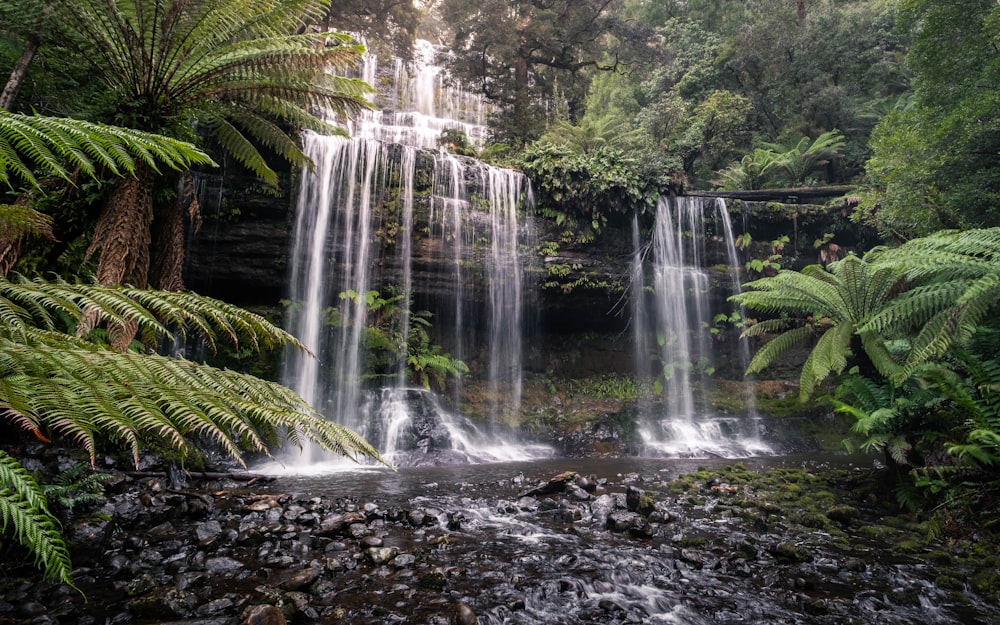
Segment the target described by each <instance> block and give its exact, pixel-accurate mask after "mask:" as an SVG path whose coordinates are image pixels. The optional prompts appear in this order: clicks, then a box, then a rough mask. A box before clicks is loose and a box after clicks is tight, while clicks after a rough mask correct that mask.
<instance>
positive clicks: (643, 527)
mask: <svg viewBox="0 0 1000 625" xmlns="http://www.w3.org/2000/svg"><path fill="white" fill-rule="evenodd" d="M607 528H608V529H609V530H611V531H612V532H618V533H622V534H625V533H627V534H629V535H630V536H634V537H636V538H650V537H652V536H653V528H652V526H651V525H650V524H649V522H648V521H647V520H646V518H645V517H643V516H642V515H641V514H639V513H637V512H627V511H624V510H616V511H614V512H612V513H611V514H609V515H608V520H607Z"/></svg>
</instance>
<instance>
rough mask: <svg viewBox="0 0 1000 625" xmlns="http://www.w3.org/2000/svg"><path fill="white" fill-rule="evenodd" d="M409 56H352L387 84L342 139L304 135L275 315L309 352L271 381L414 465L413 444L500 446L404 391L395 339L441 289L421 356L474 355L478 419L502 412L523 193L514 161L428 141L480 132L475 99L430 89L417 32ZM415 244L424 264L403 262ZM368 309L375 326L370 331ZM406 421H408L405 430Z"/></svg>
mask: <svg viewBox="0 0 1000 625" xmlns="http://www.w3.org/2000/svg"><path fill="white" fill-rule="evenodd" d="M415 56H416V58H417V62H415V63H413V64H407V63H403V62H401V61H398V60H397V61H396V62H395V63H394V64H393V66H392V68H391V72H381V73H380V70H379V68H378V67H377V62H376V61H375V60H374V58H368V59H366V62H365V65H364V68H363V69H362V75H363V77H364V78H365V79H366V80H367V81H369V82H372V83H373V84H385V83H386V82H389V83H391V84H388V85H385V86H384V88H383V89H381V90H380V92H379V96H378V97H377V98H376V100H375V102H376V104H377V105H378V106H379V107H380V108H379V110H376V111H367V112H365V113H363V114H362V115H361V116H359V118H358V119H356V120H354V121H353V122H352V123H351V124H350V126H349V128H348V130H349V132H350V135H351V138H350V139H346V138H341V137H328V136H320V135H316V134H312V133H306V134H305V135H304V150H305V152H306V154H307V155H308V156H309V158H310V159H312V161H313V163H314V165H315V167H314V168H313V169H311V170H306V171H303V172H302V175H301V183H300V187H299V192H298V201H297V203H296V206H295V222H294V226H293V232H292V244H291V251H290V256H289V260H290V267H289V273H290V279H289V289H290V292H289V298H288V299H289V301H290V302H291V305H290V306H289V310H288V313H287V317H288V321H287V326H288V329H289V331H290V332H292V333H293V334H294V335H295V336H297V337H299V338H300V340H301V341H302V342H303V343H304V344H305V345H306V347H308V348H309V350H310V351H311V352H312V354H307V353H290V354H288V355H287V357H286V361H285V365H284V371H283V382H284V383H285V384H286V385H288V386H290V387H291V388H293V389H294V390H296V391H297V392H298V393H299V394H301V395H302V396H303V397H304V398H305V399H306V400H307V401H309V402H310V403H311V404H312V405H313V406H315V407H316V408H318V409H319V410H321V411H322V412H323V413H324V414H326V415H328V416H329V417H330V418H333V419H335V420H336V421H337V422H338V423H341V424H343V425H346V426H348V427H350V428H352V429H354V430H355V431H357V432H358V433H360V434H361V435H362V436H365V437H366V438H368V439H369V440H370V441H372V442H373V443H375V444H377V445H380V451H381V452H383V454H385V455H387V456H389V457H390V458H393V457H399V454H400V453H401V452H404V451H405V452H407V453H408V454H409V456H410V457H411V458H413V460H412V463H424V462H425V461H426V459H420V458H416V457H414V456H413V454H412V453H411V452H413V451H414V450H416V451H417V452H421V453H427V452H429V451H430V450H437V451H438V452H439V453H437V454H436V456H435V458H436V461H445V460H442V458H445V459H450V460H452V461H458V460H459V459H465V460H468V459H469V458H476V457H480V458H498V457H503V458H506V457H508V456H509V454H508V453H507V452H506V451H504V452H502V453H500V452H497V451H496V447H497V432H498V430H497V429H496V428H495V427H491V428H488V429H489V432H486V433H481V432H479V430H478V429H477V428H474V427H472V426H471V424H469V425H465V426H463V427H462V428H458V426H455V425H454V424H455V423H458V422H459V421H461V420H462V419H464V417H462V416H461V415H460V414H458V413H457V412H456V411H454V410H452V409H449V408H445V407H444V406H442V405H441V403H440V402H438V401H437V398H433V400H430V399H428V398H427V397H428V395H427V393H426V392H424V391H423V390H422V389H420V390H416V389H409V388H407V383H408V381H409V380H408V378H409V375H408V374H409V368H408V367H420V366H423V365H424V364H426V363H419V362H418V363H413V362H411V361H410V359H409V358H408V357H409V356H410V355H411V353H410V352H409V351H408V349H409V346H410V345H411V344H412V343H413V342H414V340H416V341H420V340H424V339H425V336H426V335H425V334H418V333H428V332H429V330H428V329H427V324H428V320H427V317H426V314H423V313H421V312H419V311H420V310H421V308H420V307H421V306H423V305H427V303H428V302H433V301H440V300H441V298H440V297H437V296H439V295H441V291H448V292H449V293H448V296H449V298H451V299H449V300H448V301H450V302H451V304H450V309H447V310H442V309H437V310H429V311H427V312H429V313H432V314H433V315H434V316H433V317H431V319H430V322H429V323H432V324H433V325H434V326H435V333H434V336H433V337H432V342H434V343H437V344H440V345H442V346H443V348H444V349H443V351H444V353H438V352H435V353H433V354H430V356H431V357H434V356H441V357H444V356H450V357H452V358H456V359H458V360H461V361H463V362H464V361H466V360H467V359H468V360H469V361H470V362H479V363H480V364H479V365H478V366H479V369H480V370H481V373H482V375H483V376H484V377H485V378H486V380H487V382H486V384H487V386H488V387H489V391H488V392H489V394H490V397H491V398H492V400H493V401H492V403H491V409H490V414H489V415H485V416H488V417H490V424H491V426H495V424H496V423H498V422H499V421H500V420H501V419H502V417H503V415H505V414H508V413H509V412H511V411H516V410H517V409H518V406H519V402H520V395H521V386H520V385H521V349H522V333H523V321H522V318H523V312H522V311H523V305H524V304H523V302H524V300H525V297H524V294H523V290H524V287H523V275H524V273H525V271H526V270H527V268H526V266H525V265H526V263H525V261H524V260H523V259H522V255H523V254H524V252H523V250H525V249H528V247H529V245H530V241H529V237H530V236H531V232H530V230H529V229H528V228H527V227H526V226H524V225H523V224H522V223H521V222H520V220H519V219H518V211H519V210H522V209H523V208H524V207H525V205H526V203H528V202H530V201H531V195H530V185H529V184H528V181H527V179H526V178H525V177H524V175H523V174H521V173H520V172H516V171H513V170H507V169H501V168H497V167H492V166H490V165H487V164H484V163H482V162H479V161H477V160H475V159H472V158H469V157H459V156H455V155H453V154H448V153H446V152H444V151H442V150H440V149H439V148H438V146H437V144H438V139H439V137H440V134H441V132H442V131H443V130H445V129H459V130H461V131H462V132H464V133H465V134H466V135H467V136H468V137H469V138H470V140H472V141H473V142H480V141H481V137H482V136H483V131H482V128H483V125H482V124H483V119H484V117H485V108H484V106H483V102H482V100H481V99H480V98H478V97H476V96H472V95H469V94H466V93H463V92H461V91H460V90H458V89H455V88H450V87H446V86H445V83H444V80H443V77H442V76H441V72H440V70H439V68H437V67H434V66H433V64H432V63H431V62H430V59H431V58H432V51H431V49H430V48H429V45H427V44H421V45H420V46H418V48H417V50H416V55H415ZM387 77H391V78H392V80H389V81H387V80H386V78H387ZM386 107H394V110H385V109H386ZM421 159H423V160H422V162H424V163H428V162H433V169H434V172H433V181H432V184H431V197H430V198H426V199H421V200H420V202H421V204H420V206H422V207H423V208H425V209H426V216H425V215H424V214H423V213H421V214H420V215H419V216H418V214H417V213H419V212H420V210H421V209H420V207H418V206H417V202H416V199H415V190H414V187H415V176H416V171H417V168H418V161H419V160H421ZM424 220H426V221H424ZM418 229H419V232H418V231H417V230H418ZM415 248H420V250H421V253H423V254H424V260H426V256H427V255H432V256H434V257H435V258H436V259H437V262H429V263H428V262H425V263H424V264H422V265H421V266H420V267H415V266H414V258H415V255H416V254H417V253H418V251H417V250H416V249H415ZM428 250H431V252H429V251H428ZM442 284H443V285H447V286H445V287H442V286H441V285H442ZM475 284H479V285H482V286H480V287H475V286H473V285H475ZM435 290H436V292H433V293H432V291H435ZM418 300H419V302H418ZM411 304H413V305H414V306H415V308H414V309H413V310H411V309H410V307H411ZM390 316H391V319H389V321H387V319H388V318H389V317H390ZM375 317H379V319H380V322H381V324H382V325H380V326H379V327H378V328H376V330H375V331H373V330H372V328H370V327H369V325H370V324H371V323H373V318H375ZM418 324H419V325H418ZM390 325H391V327H390ZM414 337H416V339H414ZM373 341H374V342H376V343H378V342H380V341H381V343H380V345H381V347H382V348H385V347H386V342H389V343H392V344H393V345H395V346H396V347H397V348H398V351H399V353H400V357H399V358H398V361H397V362H394V363H385V362H377V363H373V362H372V360H371V359H372V356H373V354H372V352H371V351H370V350H368V349H366V346H369V345H371V344H372V342H373ZM383 351H388V350H383ZM313 354H314V355H315V357H314V356H313ZM425 356H427V354H425ZM382 357H383V358H384V355H383V356H382ZM461 394H462V386H461V385H460V384H457V383H456V384H453V385H452V395H451V396H450V397H451V399H452V400H453V402H454V403H456V404H457V403H458V402H459V401H460V400H461ZM428 407H430V408H428ZM428 410H430V411H432V412H436V413H437V416H436V418H437V419H438V421H439V422H440V424H441V426H442V427H445V428H446V429H447V428H451V429H453V430H454V431H453V432H452V433H451V434H450V435H449V436H447V437H440V436H438V437H436V438H435V436H432V434H431V432H432V431H433V430H434V428H433V427H430V428H429V427H425V425H419V427H418V426H417V425H415V424H418V423H420V424H422V423H424V421H426V419H425V417H426V414H427V412H428ZM453 426H454V427H453ZM414 428H417V430H419V431H420V432H423V434H421V435H420V436H417V435H413V432H414V431H417V430H414ZM456 428H458V429H456ZM459 430H461V432H462V434H461V435H459ZM402 432H410V434H409V435H403V434H402ZM480 434H481V435H480ZM415 436H416V439H414V437H415ZM421 436H423V438H421ZM414 440H417V442H414ZM445 442H447V444H448V445H449V447H447V448H446V447H445ZM418 443H419V444H418ZM401 446H402V447H401ZM322 459H323V458H322V456H321V455H319V454H318V452H317V451H316V450H310V451H309V453H307V454H304V455H302V456H300V457H295V458H289V459H287V460H288V462H289V463H292V464H296V465H300V466H301V465H309V464H312V463H315V462H317V461H318V460H322Z"/></svg>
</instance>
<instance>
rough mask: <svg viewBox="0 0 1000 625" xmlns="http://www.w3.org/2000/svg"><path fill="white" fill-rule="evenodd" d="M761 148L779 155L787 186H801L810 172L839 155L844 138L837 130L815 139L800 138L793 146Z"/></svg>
mask: <svg viewBox="0 0 1000 625" xmlns="http://www.w3.org/2000/svg"><path fill="white" fill-rule="evenodd" d="M761 146H762V147H763V148H764V149H766V150H771V151H772V152H774V153H776V154H778V155H779V157H778V158H779V161H780V163H779V167H780V168H781V169H783V170H784V171H785V173H786V175H787V176H788V182H789V184H792V185H801V184H805V181H806V176H808V175H809V174H810V173H811V172H813V171H815V170H816V169H817V168H819V167H822V166H824V165H826V164H827V163H829V162H830V160H831V159H833V158H834V157H836V156H837V155H838V154H840V151H841V150H842V149H843V148H844V137H843V135H841V134H840V131H839V130H830V131H827V132H824V133H823V134H821V135H820V136H818V137H816V139H810V138H809V137H801V138H799V140H798V141H796V142H795V143H794V144H788V145H782V144H779V143H762V144H761Z"/></svg>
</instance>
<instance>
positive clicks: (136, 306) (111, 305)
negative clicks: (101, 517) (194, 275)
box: [0, 278, 378, 582]
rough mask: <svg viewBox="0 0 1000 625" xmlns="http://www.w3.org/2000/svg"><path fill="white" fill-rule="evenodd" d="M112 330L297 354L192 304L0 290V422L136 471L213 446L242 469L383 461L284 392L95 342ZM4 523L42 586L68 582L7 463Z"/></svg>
mask: <svg viewBox="0 0 1000 625" xmlns="http://www.w3.org/2000/svg"><path fill="white" fill-rule="evenodd" d="M106 322H112V323H122V322H127V323H134V324H136V325H137V326H138V328H139V336H141V337H143V338H144V339H146V340H147V341H149V342H150V343H151V344H154V343H155V342H156V341H157V340H159V339H164V338H168V337H175V336H178V335H180V336H198V337H201V338H203V339H205V340H206V341H207V343H208V344H209V345H214V344H215V341H216V340H218V339H219V338H224V339H225V340H227V341H229V342H231V343H233V344H239V343H242V344H245V345H251V346H254V347H255V348H259V347H261V346H278V345H291V346H297V347H299V348H302V346H301V344H300V343H299V342H298V341H297V340H296V339H294V338H293V337H292V336H290V335H288V334H287V333H285V332H284V331H282V330H281V329H279V328H277V327H276V326H274V325H272V324H270V323H269V322H267V321H266V320H265V319H263V318H262V317H259V316H257V315H254V314H252V313H249V312H246V311H243V310H241V309H239V308H236V307H234V306H231V305H229V304H225V303H223V302H219V301H216V300H212V299H209V298H205V297H201V296H198V295H195V294H192V293H164V292H157V291H148V290H139V289H130V288H124V287H101V286H97V285H92V284H72V283H68V282H65V281H61V280H56V281H53V282H46V281H42V280H27V279H23V278H22V279H20V280H18V281H16V282H12V281H8V280H0V408H2V411H0V418H2V419H3V420H4V421H5V422H7V423H9V424H11V425H13V426H16V427H18V428H20V429H22V430H24V431H26V432H30V433H32V434H34V435H35V436H36V437H38V438H39V439H41V440H43V441H50V440H53V439H61V440H64V441H67V442H70V443H72V444H73V445H78V446H80V447H82V448H83V449H84V450H86V452H87V453H88V454H89V456H90V458H91V462H92V463H93V461H94V458H95V456H96V454H97V451H98V449H99V448H100V447H101V446H105V445H114V446H119V447H124V448H125V449H127V450H129V451H130V452H131V453H132V455H133V457H134V458H135V459H136V461H138V454H139V451H140V449H142V448H149V447H155V448H162V449H165V450H168V451H170V452H172V453H175V454H176V455H177V456H178V457H179V458H180V459H181V460H182V461H183V460H184V459H189V458H197V457H198V456H199V454H200V446H202V445H208V444H211V445H215V446H216V447H218V448H219V449H220V450H222V452H223V453H226V454H227V455H229V456H230V457H232V458H233V459H234V460H237V461H239V462H241V463H242V462H243V456H244V453H245V452H246V451H247V450H249V451H254V452H259V453H265V454H270V452H271V450H272V449H273V448H274V447H275V446H277V445H279V444H280V441H281V440H287V441H289V442H291V443H293V444H301V443H302V442H303V441H305V440H311V441H315V442H316V443H318V444H319V445H320V446H322V447H324V448H326V449H329V450H331V451H334V452H336V453H340V454H344V455H348V456H351V457H359V456H368V457H371V458H376V459H377V458H378V453H377V452H376V451H375V450H374V449H373V448H372V447H371V446H370V445H369V444H368V443H367V442H365V441H364V440H363V439H361V438H360V437H359V436H358V435H357V434H355V433H354V432H351V431H350V430H347V429H346V428H344V427H342V426H340V425H338V424H336V423H333V422H332V421H328V420H326V419H325V418H324V417H323V415H321V414H319V413H317V412H316V411H315V409H313V408H312V407H311V406H309V405H308V404H307V403H306V402H305V401H304V400H303V399H302V398H301V397H299V396H298V395H296V394H295V393H294V392H293V391H291V390H289V389H287V388H285V387H283V386H280V385H278V384H274V383H272V382H267V381H265V380H261V379H258V378H254V377H252V376H248V375H244V374H239V373H236V372H233V371H229V370H220V369H216V368H214V367H209V366H207V365H200V364H197V363H193V362H190V361H187V360H183V359H174V358H168V357H164V356H159V355H156V354H152V353H136V352H119V351H115V350H112V349H110V348H109V347H107V346H106V345H104V344H102V343H95V342H91V341H88V340H87V337H89V336H95V335H98V334H100V332H99V331H100V330H102V329H103V328H101V327H100V326H101V325H102V324H104V323H106ZM67 479H69V480H73V479H74V478H73V477H72V476H69V477H67ZM94 479H96V478H94ZM86 482H87V480H84V481H83V482H78V483H77V484H76V486H74V485H73V484H72V483H69V484H67V485H65V488H64V489H63V490H64V494H70V489H74V488H75V489H76V490H77V492H78V493H79V486H80V485H81V484H83V483H86ZM82 496H83V495H81V494H77V495H75V496H73V497H71V498H70V499H67V500H66V501H67V502H70V501H73V500H75V501H77V502H79V501H80V497H82ZM0 518H2V519H3V527H4V528H5V529H7V528H10V529H11V531H12V532H13V534H14V536H15V537H16V538H17V540H18V541H19V542H21V543H22V544H24V545H25V546H26V547H27V548H28V549H29V551H31V552H32V553H33V554H35V557H36V563H37V564H38V565H39V566H40V567H41V568H42V569H43V571H45V573H46V575H47V576H50V577H53V578H57V579H60V580H62V581H66V582H69V581H70V580H69V571H70V570H71V568H70V566H69V558H68V554H67V553H66V550H65V545H64V544H63V542H62V539H61V537H60V536H59V531H58V528H57V527H56V525H55V522H54V521H53V519H52V517H51V514H50V513H49V510H48V507H47V505H46V504H45V501H44V496H43V491H42V490H41V489H40V488H39V487H38V486H37V484H35V483H34V481H33V480H31V479H30V477H29V476H27V473H26V472H25V471H24V470H23V468H22V467H20V466H19V465H18V464H17V462H16V461H14V460H13V459H11V458H9V457H8V456H7V455H6V454H3V453H2V452H0Z"/></svg>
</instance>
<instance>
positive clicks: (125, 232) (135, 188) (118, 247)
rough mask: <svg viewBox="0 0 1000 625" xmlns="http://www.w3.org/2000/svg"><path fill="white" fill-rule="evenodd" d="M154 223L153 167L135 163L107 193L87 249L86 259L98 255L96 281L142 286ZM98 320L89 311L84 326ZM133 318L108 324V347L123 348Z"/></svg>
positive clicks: (134, 325)
mask: <svg viewBox="0 0 1000 625" xmlns="http://www.w3.org/2000/svg"><path fill="white" fill-rule="evenodd" d="M152 222H153V170H152V168H151V167H150V166H149V165H147V164H145V163H143V162H138V163H136V168H135V175H134V176H124V177H122V178H119V179H118V182H117V183H115V186H114V188H113V189H112V190H111V194H110V195H109V196H108V199H107V202H106V203H105V205H104V209H103V211H102V212H101V216H100V217H99V218H98V220H97V226H96V227H95V229H94V238H93V239H92V240H91V242H90V247H88V248H87V253H86V259H88V260H89V259H90V258H91V256H93V254H95V253H97V254H99V258H98V261H97V280H98V282H100V283H101V284H103V285H105V286H113V285H131V286H135V287H139V288H145V287H146V284H147V280H148V276H149V247H150V226H151V224H152ZM99 321H100V319H99V316H98V315H97V314H96V313H95V311H88V312H87V315H86V318H85V319H84V321H83V322H82V323H81V326H82V327H83V328H84V329H87V328H92V327H94V326H95V325H96V324H97V323H98V322H99ZM137 329H138V324H137V322H135V321H134V320H128V321H126V322H124V323H114V322H112V323H109V324H108V340H109V342H110V343H111V346H112V347H114V348H115V349H117V350H119V351H125V350H126V349H127V348H128V346H129V345H130V344H131V343H132V339H133V338H135V334H136V331H137Z"/></svg>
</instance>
